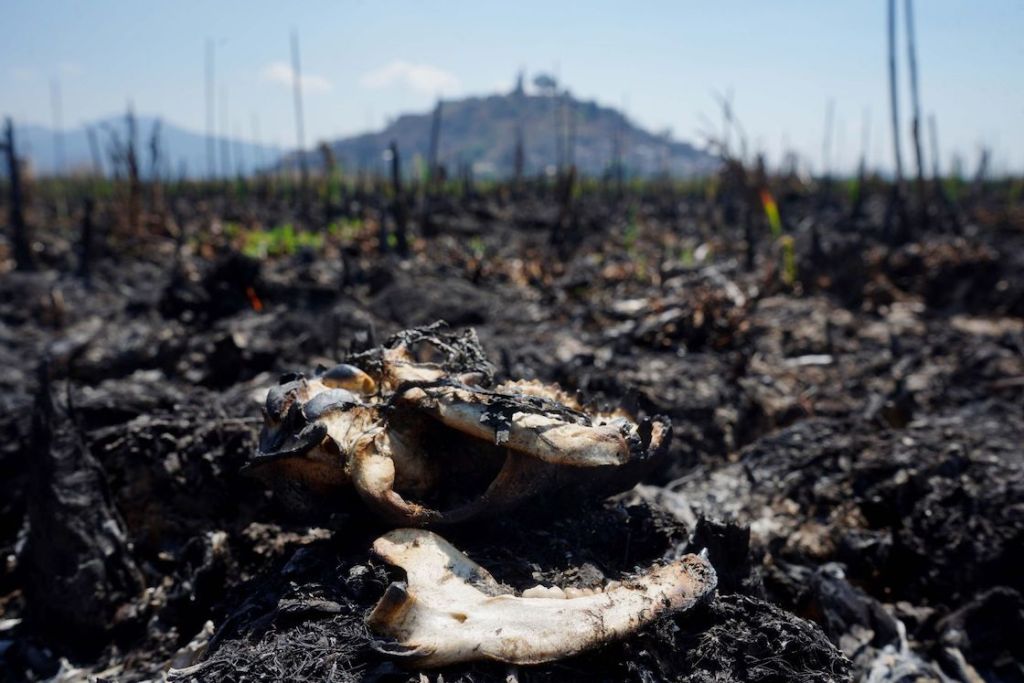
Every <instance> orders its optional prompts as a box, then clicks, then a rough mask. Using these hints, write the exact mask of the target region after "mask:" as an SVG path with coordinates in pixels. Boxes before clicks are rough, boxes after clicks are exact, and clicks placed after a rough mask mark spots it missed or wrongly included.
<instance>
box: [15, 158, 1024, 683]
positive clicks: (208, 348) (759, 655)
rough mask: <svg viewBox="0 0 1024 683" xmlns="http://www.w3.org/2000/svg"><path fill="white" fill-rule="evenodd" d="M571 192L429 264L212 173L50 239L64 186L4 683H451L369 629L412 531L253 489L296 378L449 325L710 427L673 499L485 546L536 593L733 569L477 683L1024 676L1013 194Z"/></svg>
mask: <svg viewBox="0 0 1024 683" xmlns="http://www.w3.org/2000/svg"><path fill="white" fill-rule="evenodd" d="M764 186H765V189H767V184H765V185H764ZM569 187H570V190H569V191H568V193H567V192H565V191H563V190H562V189H560V188H557V187H556V188H550V187H548V186H544V185H542V184H537V185H530V184H526V185H521V186H502V187H494V188H488V189H484V188H474V187H472V186H466V187H464V188H461V189H460V190H459V191H457V192H456V191H454V190H453V191H450V192H449V191H445V192H440V191H438V192H433V193H424V195H423V196H421V197H420V198H419V199H418V200H417V201H416V202H415V203H414V202H413V201H412V200H411V199H409V198H407V199H406V200H405V201H407V204H406V208H407V209H408V210H407V211H405V212H402V213H401V214H398V215H405V216H408V217H410V218H411V220H410V223H409V226H408V228H409V233H410V248H409V254H408V255H407V256H402V255H400V254H397V253H394V249H396V248H398V247H399V244H398V243H397V242H396V241H395V240H393V239H389V238H388V233H389V227H388V226H389V225H390V224H391V223H392V219H391V216H392V215H396V214H394V213H393V212H392V209H393V200H394V197H393V196H391V195H389V193H388V191H386V190H383V189H380V188H376V189H375V188H372V187H370V186H369V185H363V186H357V187H354V188H347V189H345V188H343V189H342V191H341V192H340V194H339V195H338V196H337V197H334V196H329V195H325V199H324V201H320V200H316V201H314V200H313V199H311V198H309V197H306V198H305V199H304V200H301V201H300V200H299V199H297V198H296V197H295V196H293V195H289V194H288V193H287V192H286V191H274V190H273V188H269V189H268V188H266V187H264V188H263V189H262V190H260V188H252V187H250V188H248V194H246V193H244V191H245V190H246V188H245V187H244V186H240V187H236V188H233V189H231V188H228V189H225V188H223V187H219V188H211V187H202V186H188V185H186V186H183V187H178V188H167V189H166V190H165V191H166V194H165V196H162V197H159V203H158V202H157V201H156V200H152V201H149V202H147V203H146V205H147V206H148V209H147V210H146V211H145V212H140V213H138V214H137V215H135V217H134V218H133V216H132V213H131V205H130V203H128V201H127V199H126V198H125V197H123V196H121V197H116V198H115V199H114V200H112V201H109V202H101V203H100V204H98V205H97V209H96V212H95V215H93V216H92V217H91V219H90V220H92V221H93V222H94V224H95V225H96V226H98V227H97V234H98V236H96V237H94V238H91V239H92V240H93V241H91V242H88V243H86V242H83V240H82V236H81V234H80V233H79V232H78V231H73V230H70V229H67V228H64V229H60V228H56V227H49V228H48V227H40V226H54V225H60V224H62V223H63V224H64V225H68V220H67V218H66V217H64V218H62V217H61V214H60V213H59V212H57V211H56V209H55V207H56V206H57V205H56V204H54V203H50V202H48V201H46V199H45V196H44V194H43V193H40V196H39V197H38V198H37V199H36V201H35V202H32V203H29V205H28V209H27V217H28V219H29V220H28V222H29V223H30V224H31V225H33V226H36V227H35V230H34V234H33V237H32V241H33V244H34V245H35V247H34V252H33V254H32V256H33V261H34V262H35V263H34V264H35V266H36V270H35V271H34V272H24V271H15V270H9V272H6V273H5V274H4V275H3V276H2V278H0V321H2V325H0V335H2V336H3V343H2V344H0V354H2V355H0V360H2V361H3V362H2V363H0V387H2V389H3V391H2V392H0V406H2V410H0V414H2V416H3V417H2V418H0V430H2V433H3V435H4V437H5V438H4V439H3V440H2V442H0V472H2V477H0V482H2V483H0V487H2V490H0V546H2V551H3V555H4V558H5V562H4V565H3V566H2V567H0V629H2V630H0V672H2V675H3V676H5V677H6V678H9V679H11V680H17V679H22V678H30V679H31V678H35V679H38V678H45V677H50V676H54V675H57V674H60V675H67V676H71V675H75V673H76V672H77V675H86V674H87V673H88V672H92V673H94V674H98V675H100V676H101V677H107V678H111V679H124V680H141V679H147V678H153V677H159V676H160V675H161V672H163V671H165V670H166V668H167V667H168V666H171V665H173V666H174V667H176V668H186V669H187V670H188V671H189V673H188V674H187V675H185V676H183V679H186V680H187V679H190V678H195V679H197V680H257V679H282V678H288V679H293V680H417V679H418V676H419V674H418V673H417V672H410V671H407V670H404V669H402V668H401V667H400V666H397V665H396V664H395V663H393V662H392V661H390V660H389V659H388V658H387V657H385V656H383V655H381V654H379V653H378V652H377V651H376V650H374V649H373V647H372V638H371V635H370V634H369V633H368V632H367V631H366V628H365V626H364V624H363V618H364V615H365V613H366V611H367V610H368V609H369V608H370V607H371V606H372V605H373V604H374V602H375V601H376V600H377V599H378V598H379V597H380V595H381V594H382V592H383V590H384V588H385V587H386V586H387V584H388V582H389V581H390V580H391V578H392V577H391V576H389V571H391V570H389V569H387V568H386V567H383V566H379V565H377V564H375V563H374V562H372V561H371V560H370V558H369V556H368V549H369V546H370V544H371V542H372V540H373V539H374V538H375V537H376V536H377V535H379V534H380V533H381V532H383V531H384V530H386V527H385V526H384V525H382V524H381V523H379V522H374V521H373V520H372V519H371V518H370V517H368V516H367V515H366V514H365V512H363V511H361V510H359V509H358V508H355V509H353V508H346V507H345V506H344V505H341V504H339V505H337V506H329V507H326V508H325V509H322V510H316V511H314V512H313V514H312V515H311V517H310V518H309V519H291V518H288V517H286V516H285V515H284V514H283V513H282V511H281V509H280V506H278V505H277V504H276V503H275V501H274V499H273V496H272V495H271V494H270V493H268V492H267V491H266V490H265V489H264V488H263V487H262V486H261V485H260V484H259V482H257V481H255V480H251V479H249V478H246V477H244V476H242V475H241V474H240V472H239V470H240V469H241V467H242V465H243V464H244V463H245V462H246V461H247V460H248V459H249V457H250V454H251V453H252V451H253V449H254V447H255V439H256V433H257V431H258V429H259V425H260V423H261V417H260V412H259V406H260V402H259V399H260V398H261V395H260V390H261V389H265V388H266V387H268V386H270V385H271V384H273V383H275V382H276V380H277V377H278V375H280V374H282V373H286V372H292V371H296V370H303V371H308V370H310V369H312V368H313V367H315V366H316V365H317V364H318V363H324V364H330V363H333V362H336V361H337V360H342V359H343V358H344V357H345V356H346V355H348V354H350V353H360V352H366V350H368V349H372V348H373V347H374V345H375V344H376V343H378V341H380V340H382V339H383V338H385V337H386V336H387V335H389V334H391V333H394V332H397V331H399V330H402V329H405V328H410V327H415V326H419V325H425V324H429V323H432V322H434V321H435V320H438V319H444V320H447V321H448V323H449V324H450V325H452V326H453V327H456V328H457V327H460V326H473V327H475V328H476V330H477V332H478V334H479V336H480V339H481V341H482V344H483V346H484V348H485V349H486V351H487V353H488V355H489V357H490V359H491V360H492V361H493V362H494V364H495V367H496V369H497V373H496V374H497V376H498V377H499V378H511V379H520V378H524V379H525V378H539V379H543V380H546V381H557V382H559V383H560V384H561V385H562V386H563V387H564V388H565V389H567V390H569V391H578V392H580V395H581V397H582V398H583V399H584V400H586V401H591V402H593V403H595V404H599V405H623V406H625V407H626V408H627V409H629V410H631V411H633V412H635V413H637V415H638V416H645V415H646V416H649V415H654V414H663V415H667V416H669V417H670V418H671V419H672V421H673V426H674V432H675V438H674V440H673V444H672V447H671V452H670V454H669V455H670V457H669V458H668V460H667V462H666V463H665V465H664V466H663V467H662V468H661V469H659V470H658V471H657V472H656V473H654V475H652V476H651V477H650V478H649V479H648V481H646V482H645V484H643V485H641V486H640V487H638V488H637V489H635V490H633V491H631V492H628V493H626V494H623V495H621V496H618V497H616V498H614V499H612V500H609V501H592V502H581V503H578V504H577V505H575V506H570V507H569V508H558V509H556V508H553V507H550V506H546V505H544V506H541V505H538V506H536V507H535V508H533V509H528V510H525V511H523V513H522V514H517V515H514V516H512V517H509V518H506V519H497V520H492V521H490V522H479V523H475V524H472V525H468V526H462V527H458V528H456V529H453V530H451V531H450V532H448V531H446V532H445V534H446V536H447V537H448V538H449V539H450V540H451V541H452V542H453V543H455V544H456V545H457V546H458V547H459V548H460V549H462V550H463V551H465V552H466V553H467V554H468V555H469V556H470V557H472V558H473V559H474V560H475V561H477V562H478V563H480V564H481V565H483V566H485V567H487V568H488V569H489V570H490V571H492V572H493V573H494V575H495V577H496V578H497V579H498V580H500V581H502V582H505V583H507V584H508V585H510V586H513V587H515V588H517V589H522V588H526V587H528V586H531V585H533V584H535V583H538V582H541V583H546V584H551V583H555V584H560V585H565V586H569V585H574V586H580V587H585V586H589V585H596V584H598V583H600V582H601V581H603V580H605V579H614V578H616V577H618V576H620V575H622V574H623V573H628V572H631V571H633V570H634V569H635V568H637V567H640V566H646V565H649V564H650V563H651V562H654V561H657V560H659V559H662V558H666V557H672V556H674V555H676V554H679V553H682V552H686V551H696V550H700V549H701V548H707V549H708V551H709V553H710V557H711V560H712V562H713V563H714V564H715V565H716V568H717V570H718V573H719V580H720V584H719V596H718V597H717V598H716V599H715V600H714V601H713V602H712V603H711V604H708V605H706V606H704V607H702V608H701V609H700V610H698V611H696V612H688V613H685V614H683V615H681V616H679V617H676V618H667V619H662V620H661V621H659V622H658V623H657V624H656V625H655V626H654V627H652V628H650V629H648V630H646V631H644V632H643V633H641V634H639V635H638V636H636V637H634V638H631V639H629V640H627V641H624V642H620V643H615V644H612V645H609V646H607V647H605V648H603V649H601V650H598V651H595V652H592V653H589V654H585V655H582V656H578V657H575V658H572V659H569V660H565V661H561V662H557V663H554V664H549V665H544V666H539V667H529V668H522V669H519V670H518V671H511V672H510V671H509V669H508V668H507V667H502V666H494V665H479V666H472V667H460V668H457V669H447V670H444V671H442V672H441V673H442V674H443V676H444V679H445V680H467V681H469V680H480V681H482V680H506V676H507V675H510V673H511V675H514V676H517V677H518V680H522V681H529V680H580V679H583V678H586V679H595V678H598V679H599V678H603V679H607V680H636V681H655V680H678V681H727V680H735V681H741V680H743V681H745V680H757V681H792V680H807V681H830V680H847V679H849V678H850V677H852V676H859V677H864V678H867V679H869V680H878V681H881V680H891V681H897V680H904V679H905V678H907V677H911V676H922V677H925V678H927V677H929V676H931V677H933V678H938V677H939V676H940V675H944V676H949V677H951V678H954V679H959V680H973V679H971V676H973V675H981V676H982V677H983V678H985V679H986V680H998V681H1018V680H1024V652H1022V650H1021V643H1020V640H1019V638H1015V637H1014V634H1019V633H1020V632H1021V631H1022V630H1024V600H1022V598H1021V591H1024V581H1022V576H1024V574H1022V573H1021V572H1020V567H1021V565H1022V560H1024V556H1022V552H1024V551H1022V549H1024V502H1022V501H1024V450H1022V446H1021V444H1022V443H1024V417H1022V414H1024V411H1022V407H1024V320H1022V316H1024V231H1022V228H1024V220H1022V218H1024V217H1022V215H1021V213H1020V209H1019V206H1017V207H1015V206H1014V204H1013V203H1012V201H1011V198H1012V193H1011V192H1009V191H1008V189H1007V188H988V189H986V188H981V189H980V190H979V191H978V193H977V194H976V195H975V194H972V195H971V197H970V202H969V203H968V202H967V201H964V202H963V204H962V206H960V207H959V208H957V209H956V213H955V214H954V213H949V212H946V211H944V210H941V207H940V205H939V204H936V206H935V207H934V208H933V209H932V214H931V215H930V221H929V224H930V227H929V228H927V229H925V228H924V227H923V223H922V222H921V220H920V216H918V217H917V218H915V219H912V220H911V221H909V222H908V223H907V224H905V225H903V226H899V225H898V223H894V222H893V221H894V219H893V218H892V216H891V215H890V216H889V217H888V219H887V217H886V211H885V209H886V203H885V198H886V196H887V194H888V189H887V188H886V187H884V186H874V187H870V186H866V187H864V188H860V189H859V192H861V193H862V195H863V198H862V199H860V200H858V203H859V204H860V205H861V206H860V207H859V208H856V207H852V206H851V204H850V203H848V202H847V201H846V198H845V197H844V198H839V197H838V193H837V192H836V191H835V190H834V189H833V190H832V191H831V193H828V192H826V191H825V190H823V189H822V188H820V187H811V186H807V185H803V184H801V183H799V182H796V181H795V180H793V179H789V180H779V181H777V182H776V181H773V184H772V191H773V192H774V194H775V195H776V196H777V197H778V199H779V206H780V207H781V211H782V217H783V220H784V225H783V226H782V228H783V229H782V231H781V232H779V233H778V234H773V226H772V225H771V224H770V222H769V221H768V220H767V219H765V218H764V217H763V216H764V215H765V214H764V213H762V212H761V209H762V206H761V204H760V203H759V201H756V200H755V201H752V200H751V199H750V196H749V195H750V194H751V192H752V191H753V190H754V189H756V188H755V187H754V185H752V184H750V183H748V181H747V180H743V181H742V182H739V183H738V184H737V181H736V180H735V178H733V179H732V180H730V176H729V174H728V171H727V172H726V173H724V174H723V176H722V181H721V184H720V185H713V186H712V187H711V188H710V190H709V187H707V186H701V187H679V186H671V185H669V184H667V183H666V184H658V183H652V184H650V185H649V186H645V187H642V188H635V189H633V190H629V189H626V190H623V189H622V188H621V187H620V188H618V189H617V190H616V189H615V188H611V187H598V186H587V187H584V188H582V190H581V189H580V188H579V187H578V186H577V187H576V188H575V189H573V188H572V185H571V184H570V186H569ZM141 196H142V195H140V198H141ZM411 196H412V193H410V194H409V197H411ZM755 196H756V194H755ZM129 198H130V197H129ZM140 201H141V199H140ZM72 205H74V202H72ZM854 208H856V210H852V209H854ZM73 218H74V219H75V220H76V221H77V220H79V219H80V218H82V216H81V215H80V214H79V213H77V212H76V213H74V215H73ZM286 224H287V225H288V226H289V229H290V231H291V232H290V233H289V232H288V231H285V230H284V229H283V228H281V232H280V234H278V233H275V232H274V231H275V230H277V228H275V227H274V226H283V225H286ZM295 226H299V227H295ZM301 226H306V227H301ZM787 226H788V229H786V227H787ZM894 226H896V227H894ZM285 234H290V235H291V237H290V238H288V237H284V236H282V235H285ZM389 245H390V246H391V248H392V250H391V251H390V253H381V252H382V249H381V246H384V247H388V246H389ZM86 247H87V248H86ZM384 251H385V252H387V251H388V250H387V249H384ZM193 640H194V642H195V643H196V645H197V646H202V645H205V644H206V643H207V641H208V646H207V647H206V648H205V650H204V651H201V652H197V653H191V652H190V650H189V643H190V641H193ZM189 667H191V668H189ZM940 671H941V674H940ZM435 675H436V674H431V677H434V676H435Z"/></svg>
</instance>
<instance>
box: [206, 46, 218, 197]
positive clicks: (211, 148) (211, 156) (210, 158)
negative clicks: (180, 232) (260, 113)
mask: <svg viewBox="0 0 1024 683" xmlns="http://www.w3.org/2000/svg"><path fill="white" fill-rule="evenodd" d="M213 98H214V80H213V41H212V40H210V39H207V41H206V173H207V176H208V179H209V180H211V181H212V180H213V179H214V178H216V177H217V144H216V142H215V141H214V139H213V138H214V131H213V129H214V125H215V124H214V121H215V117H214V111H213V106H214V105H213Z"/></svg>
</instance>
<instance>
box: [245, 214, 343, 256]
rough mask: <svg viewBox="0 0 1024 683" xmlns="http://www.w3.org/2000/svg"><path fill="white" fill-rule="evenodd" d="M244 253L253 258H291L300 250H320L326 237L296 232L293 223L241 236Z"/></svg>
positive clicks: (249, 231) (246, 232) (301, 231)
mask: <svg viewBox="0 0 1024 683" xmlns="http://www.w3.org/2000/svg"><path fill="white" fill-rule="evenodd" d="M241 237H242V253H243V254H245V255H246V256H249V257H251V258H257V259H263V258H267V257H270V256H290V255H292V254H294V253H296V252H297V251H299V250H300V249H313V250H319V249H320V248H322V247H323V244H324V237H323V235H322V234H320V233H316V232H308V231H305V230H296V229H295V226H294V225H292V224H291V223H284V224H283V225H278V226H276V227H274V228H272V229H270V230H248V231H245V232H243V233H242V234H241Z"/></svg>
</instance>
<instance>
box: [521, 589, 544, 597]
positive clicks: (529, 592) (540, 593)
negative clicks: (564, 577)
mask: <svg viewBox="0 0 1024 683" xmlns="http://www.w3.org/2000/svg"><path fill="white" fill-rule="evenodd" d="M523 597H524V598H546V597H548V589H547V588H545V587H544V586H534V587H533V588H527V589H526V590H524V591H523Z"/></svg>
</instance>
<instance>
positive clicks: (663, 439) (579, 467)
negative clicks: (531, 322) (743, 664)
mask: <svg viewBox="0 0 1024 683" xmlns="http://www.w3.org/2000/svg"><path fill="white" fill-rule="evenodd" d="M417 335H418V336H417ZM423 346H428V347H432V348H434V349H435V350H437V349H440V350H441V352H442V353H441V354H440V355H441V356H442V357H441V358H440V359H439V360H438V359H437V357H436V355H435V357H434V358H433V359H431V358H424V357H417V355H416V354H417V353H421V354H422V353H425V351H424V350H423V348H422V347H423ZM428 350H430V349H429V348H428ZM467 358H470V359H473V362H469V361H467V360H466V359H467ZM482 359H483V351H482V350H481V349H480V347H479V343H478V342H477V341H476V337H475V335H473V334H472V333H470V334H469V335H465V336H463V337H461V338H455V337H454V336H446V337H441V336H427V335H425V334H424V333H422V332H418V331H411V332H407V333H404V334H403V335H400V336H399V337H397V338H396V340H395V341H393V342H391V343H390V344H389V345H388V346H386V347H385V348H382V349H381V350H379V351H378V352H377V353H375V354H362V355H360V356H357V357H355V358H353V359H352V362H353V364H342V365H338V366H336V367H334V368H331V369H327V370H322V371H321V372H320V373H319V374H317V375H316V376H314V377H311V378H306V377H303V376H297V377H296V376H292V377H289V378H286V380H285V381H284V382H283V383H282V384H281V385H279V386H277V387H273V388H272V389H270V391H269V392H268V394H267V398H266V404H265V408H264V418H265V421H264V427H263V431H262V432H261V434H260V440H259V449H258V452H257V453H256V456H255V457H254V458H253V460H252V461H251V462H250V464H249V468H250V469H251V470H252V471H253V472H254V473H256V474H258V475H260V476H263V477H264V478H265V479H266V480H268V481H269V482H270V483H271V484H272V485H274V486H275V487H277V489H278V491H279V492H280V493H281V494H282V497H284V498H285V499H286V501H287V500H290V502H292V503H294V504H295V505H296V506H298V507H309V506H310V500H309V499H310V498H311V497H316V496H322V495H334V494H337V493H339V492H341V491H345V490H354V491H355V492H356V493H357V494H358V497H359V498H360V499H362V501H363V502H365V503H366V504H367V505H368V506H369V507H370V508H371V509H372V510H374V511H375V512H376V513H377V514H379V515H380V516H382V517H384V518H386V519H388V520H391V521H392V522H395V523H397V524H403V525H413V526H421V525H425V524H432V523H453V522H460V521H464V520H467V519H470V518H473V517H477V516H480V515H484V514H491V515H493V514H497V513H500V512H502V511H503V510H508V509H510V508H513V507H515V506H517V505H519V504H521V503H522V502H523V501H525V500H527V499H530V498H536V497H538V496H539V495H547V494H553V493H559V492H565V491H569V490H574V491H578V490H579V489H581V488H587V489H590V490H597V491H601V492H605V493H614V492H617V491H621V490H623V489H626V488H629V487H630V486H632V485H633V484H634V483H636V481H637V480H638V479H639V477H640V476H641V475H642V474H643V473H644V472H645V471H646V470H647V469H648V468H649V467H650V466H651V465H652V464H653V462H654V461H655V459H656V457H657V456H659V455H661V454H663V453H664V452H665V451H666V450H667V447H668V442H669V440H670V437H671V427H670V425H669V423H668V420H667V419H664V418H654V419H652V420H646V421H644V422H643V423H641V424H636V423H634V422H632V421H631V420H630V419H629V418H628V417H627V416H626V415H625V414H624V413H618V412H614V413H593V414H586V413H584V412H583V410H582V407H581V406H580V405H579V404H578V403H577V402H576V401H575V400H574V399H572V398H571V397H569V396H568V395H566V394H565V393H564V392H562V391H561V390H560V389H558V388H557V387H553V386H549V385H544V384H541V383H539V382H506V383H504V384H501V385H499V386H497V387H494V388H493V389H486V388H483V387H481V386H479V385H480V384H481V383H484V384H486V382H487V380H488V378H489V374H490V373H489V372H488V370H489V368H488V366H487V364H486V361H483V360H482Z"/></svg>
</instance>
